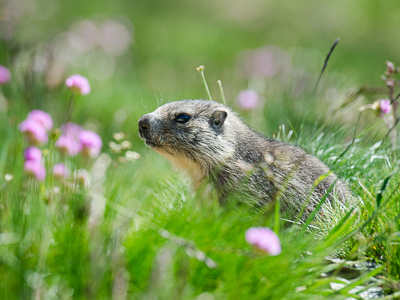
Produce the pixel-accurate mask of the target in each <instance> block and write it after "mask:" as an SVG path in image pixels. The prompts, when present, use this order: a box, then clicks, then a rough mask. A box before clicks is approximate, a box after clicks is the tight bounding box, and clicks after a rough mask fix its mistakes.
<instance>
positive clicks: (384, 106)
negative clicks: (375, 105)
mask: <svg viewBox="0 0 400 300" xmlns="http://www.w3.org/2000/svg"><path fill="white" fill-rule="evenodd" d="M379 109H380V111H381V113H382V114H384V115H386V114H388V113H390V111H391V110H392V105H391V104H390V100H388V99H380V100H379Z"/></svg>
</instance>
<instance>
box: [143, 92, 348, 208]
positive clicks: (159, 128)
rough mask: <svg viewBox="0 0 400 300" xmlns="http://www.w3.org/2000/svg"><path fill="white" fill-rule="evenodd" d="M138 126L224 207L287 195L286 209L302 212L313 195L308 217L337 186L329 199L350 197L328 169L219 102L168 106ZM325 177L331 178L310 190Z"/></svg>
mask: <svg viewBox="0 0 400 300" xmlns="http://www.w3.org/2000/svg"><path fill="white" fill-rule="evenodd" d="M138 125H139V134H140V137H141V138H142V139H144V140H145V142H146V145H148V146H149V147H151V148H152V149H153V150H155V151H156V152H158V153H160V154H161V155H163V156H164V157H166V158H168V159H169V160H171V162H172V163H173V164H174V165H176V166H177V167H179V168H182V169H184V170H185V171H186V172H187V173H188V174H189V176H190V177H191V179H192V181H193V184H194V187H195V188H197V187H199V186H200V185H201V184H202V183H203V182H204V181H205V180H209V181H211V182H212V183H213V184H214V186H215V187H216V188H217V191H218V195H219V198H220V202H221V203H224V202H225V201H226V200H227V199H228V198H229V196H230V195H231V194H239V196H240V197H241V198H243V199H245V201H247V202H249V203H253V204H254V205H259V204H262V203H268V202H271V201H273V200H274V198H275V197H276V195H277V193H278V192H283V197H282V198H281V201H282V204H283V207H285V208H289V209H291V210H294V211H299V210H300V209H301V207H302V204H303V203H304V201H306V199H307V198H309V195H310V193H311V195H312V196H311V201H310V202H309V203H308V205H307V209H306V213H308V212H310V211H312V210H313V208H314V207H315V205H316V204H317V203H318V201H319V200H320V199H321V198H322V197H323V196H324V195H325V193H326V192H327V190H328V189H329V187H330V186H331V185H332V184H333V183H334V182H335V181H336V184H335V189H334V191H333V192H332V193H331V194H333V193H335V194H336V195H337V197H338V198H339V200H341V201H345V198H346V197H347V196H348V195H349V192H348V189H347V187H346V185H345V184H344V183H342V182H341V181H340V180H337V177H336V176H335V175H334V174H330V175H329V174H328V173H329V169H328V167H327V166H326V165H325V164H324V163H322V162H321V161H319V160H318V159H317V158H315V157H314V156H312V155H310V154H307V153H306V152H304V151H303V150H302V149H301V148H299V147H296V146H293V145H291V144H287V143H283V142H280V141H276V140H273V139H270V138H266V137H264V136H262V135H261V134H259V133H258V132H256V131H254V130H253V129H251V128H250V127H249V126H247V125H246V124H245V123H244V122H243V121H242V119H241V118H240V117H239V116H238V115H237V114H236V113H235V112H234V111H232V110H231V109H230V108H228V107H226V106H224V105H222V104H220V103H217V102H213V101H203V100H184V101H177V102H171V103H167V104H164V105H163V106H161V107H159V108H158V109H157V110H155V111H154V112H152V113H149V114H146V115H144V116H143V117H141V118H140V120H139V123H138ZM322 175H328V176H327V177H326V178H325V179H323V180H322V181H321V182H320V183H319V184H318V185H317V186H316V188H315V189H314V190H313V191H311V189H312V187H313V184H314V183H315V181H316V180H317V179H319V178H320V176H322ZM329 199H330V200H332V199H333V196H332V195H330V196H329Z"/></svg>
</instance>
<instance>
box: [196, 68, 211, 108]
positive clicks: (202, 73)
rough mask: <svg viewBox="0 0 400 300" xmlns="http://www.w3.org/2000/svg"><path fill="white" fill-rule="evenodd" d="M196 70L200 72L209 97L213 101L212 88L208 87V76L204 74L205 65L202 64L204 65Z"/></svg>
mask: <svg viewBox="0 0 400 300" xmlns="http://www.w3.org/2000/svg"><path fill="white" fill-rule="evenodd" d="M196 70H197V71H199V72H200V75H201V78H202V79H203V83H204V87H205V88H206V91H207V94H208V97H209V99H210V100H211V101H212V98H211V94H210V90H209V89H208V84H207V81H206V77H205V76H204V66H203V65H202V66H200V67H198V68H197V69H196Z"/></svg>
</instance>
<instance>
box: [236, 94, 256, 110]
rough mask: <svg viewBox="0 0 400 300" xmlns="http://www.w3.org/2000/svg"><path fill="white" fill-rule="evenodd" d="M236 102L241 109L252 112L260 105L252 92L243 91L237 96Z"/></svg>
mask: <svg viewBox="0 0 400 300" xmlns="http://www.w3.org/2000/svg"><path fill="white" fill-rule="evenodd" d="M237 102H238V104H239V106H240V107H241V108H242V109H246V110H252V109H255V108H257V107H258V106H259V105H260V103H261V98H260V96H259V95H258V93H257V92H256V91H254V90H243V91H241V92H240V93H239V95H238V96H237Z"/></svg>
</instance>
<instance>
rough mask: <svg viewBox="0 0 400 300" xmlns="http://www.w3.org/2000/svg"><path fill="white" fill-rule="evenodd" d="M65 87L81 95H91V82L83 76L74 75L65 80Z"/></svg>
mask: <svg viewBox="0 0 400 300" xmlns="http://www.w3.org/2000/svg"><path fill="white" fill-rule="evenodd" d="M65 85H66V86H67V87H68V88H69V89H71V90H72V91H74V92H75V93H77V94H80V95H87V94H89V93H90V85H89V81H88V80H87V79H86V78H85V77H83V76H81V75H78V74H77V75H72V76H70V77H68V78H67V80H65Z"/></svg>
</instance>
